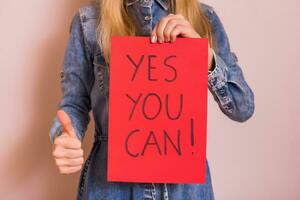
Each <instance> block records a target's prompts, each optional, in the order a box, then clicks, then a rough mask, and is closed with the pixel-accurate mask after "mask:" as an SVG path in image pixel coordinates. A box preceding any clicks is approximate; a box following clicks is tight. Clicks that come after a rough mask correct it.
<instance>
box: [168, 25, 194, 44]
mask: <svg viewBox="0 0 300 200" xmlns="http://www.w3.org/2000/svg"><path fill="white" fill-rule="evenodd" d="M189 31H190V30H189V29H188V28H186V27H185V26H182V25H177V26H176V27H175V28H174V29H173V30H172V31H171V33H170V37H171V42H175V40H176V38H177V36H178V35H182V36H183V37H185V36H187V35H189Z"/></svg>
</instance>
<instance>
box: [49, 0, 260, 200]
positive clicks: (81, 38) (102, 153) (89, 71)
mask: <svg viewBox="0 0 300 200" xmlns="http://www.w3.org/2000/svg"><path fill="white" fill-rule="evenodd" d="M125 3H126V4H125V6H126V7H127V9H128V12H130V13H131V14H132V16H133V17H134V20H135V23H136V24H137V26H138V27H139V32H138V35H144V36H146V35H149V34H150V32H151V30H152V28H153V27H154V26H155V24H156V23H157V22H158V21H159V20H160V19H161V18H162V17H164V16H166V15H168V12H169V11H168V4H167V0H126V2H125ZM199 9H203V11H204V13H205V15H206V16H207V17H208V19H209V21H210V23H211V26H212V31H213V34H214V36H215V39H216V43H217V47H218V48H217V49H216V51H215V58H214V59H215V62H214V68H213V71H211V72H208V89H209V91H210V92H211V94H212V95H213V97H214V99H215V101H216V102H217V104H218V106H219V107H220V110H221V111H222V112H223V113H224V114H225V115H226V116H228V117H229V118H230V119H232V120H234V121H238V122H244V121H246V120H247V119H249V118H250V117H251V116H252V114H253V112H254V95H253V92H252V90H251V89H250V87H249V86H248V84H247V83H246V80H245V78H244V76H243V72H242V69H241V68H240V66H239V64H238V60H237V57H236V55H235V53H234V52H232V51H231V49H230V45H229V40H228V37H227V35H226V32H225V29H224V27H223V25H222V22H221V21H220V19H219V17H218V15H217V14H216V12H215V11H214V9H213V8H212V7H211V6H209V5H206V4H203V3H199ZM98 13H99V8H98V7H97V6H96V4H94V2H91V3H90V4H88V5H86V6H83V7H81V8H80V9H79V10H78V12H77V13H76V14H75V15H74V17H73V20H72V23H71V26H70V38H69V41H68V46H67V49H66V52H65V57H64V62H63V66H62V70H61V74H60V75H61V89H62V93H63V96H62V99H61V101H60V103H59V105H58V109H63V110H64V111H65V112H66V113H68V115H69V116H70V118H71V121H72V124H73V126H74V129H75V131H76V134H77V137H78V138H79V139H80V140H83V138H84V134H85V131H86V129H87V125H88V123H89V122H90V117H89V112H90V111H92V113H93V116H94V121H95V140H94V144H93V147H92V150H91V152H90V154H89V157H88V158H87V160H86V162H85V164H84V167H83V170H82V171H81V176H80V181H79V184H78V193H77V199H89V200H93V199H113V200H114V199H117V200H119V199H124V200H127V199H133V200H140V199H156V200H157V199H164V200H166V199H170V200H196V199H201V200H213V199H214V194H213V189H212V182H211V175H210V170H209V166H208V162H206V164H207V167H206V183H205V184H169V183H165V184H163V183H121V182H107V181H106V177H107V131H108V92H109V76H108V68H107V66H106V64H105V61H104V58H103V56H102V52H101V50H100V47H99V45H98V44H97V41H96V27H97V24H98ZM60 134H61V124H60V122H59V121H58V119H57V117H56V116H55V117H54V119H53V122H52V125H51V129H50V132H49V136H50V140H51V141H52V142H53V141H54V138H55V137H56V136H58V135H60ZM145 173H147V172H145Z"/></svg>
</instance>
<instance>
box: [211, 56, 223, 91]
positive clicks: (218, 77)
mask: <svg viewBox="0 0 300 200" xmlns="http://www.w3.org/2000/svg"><path fill="white" fill-rule="evenodd" d="M213 53H214V61H215V63H214V64H215V66H214V69H213V70H212V71H209V72H208V86H209V87H210V88H211V89H212V90H213V91H215V90H218V89H220V88H221V87H223V86H224V85H225V83H226V81H227V78H226V71H227V65H226V64H225V62H224V61H223V59H222V58H221V57H220V56H219V55H217V54H216V53H215V52H213Z"/></svg>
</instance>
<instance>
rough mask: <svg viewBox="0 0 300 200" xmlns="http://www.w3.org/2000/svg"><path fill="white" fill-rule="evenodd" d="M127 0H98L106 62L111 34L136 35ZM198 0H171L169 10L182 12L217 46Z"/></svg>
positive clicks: (99, 35) (100, 37)
mask: <svg viewBox="0 0 300 200" xmlns="http://www.w3.org/2000/svg"><path fill="white" fill-rule="evenodd" d="M124 1H125V0H97V1H96V3H97V4H99V5H97V6H98V8H99V20H98V21H99V24H98V27H97V42H98V44H99V45H100V47H101V51H102V53H103V56H104V58H105V61H106V63H108V64H109V59H110V45H111V36H135V35H136V33H137V27H135V24H134V22H133V19H132V18H131V17H130V15H129V13H128V12H127V9H126V5H125V3H124ZM200 5H201V4H200V3H199V1H198V0H169V8H170V9H169V12H170V13H174V14H182V15H183V16H184V17H185V18H186V19H187V20H188V21H189V22H190V23H191V25H192V26H193V28H194V29H195V30H196V31H197V33H198V34H199V35H200V36H201V37H202V38H208V41H209V44H210V46H211V47H212V48H214V47H215V44H214V40H213V35H212V31H211V26H210V23H209V21H208V19H207V17H206V16H205V14H204V13H203V11H202V9H200Z"/></svg>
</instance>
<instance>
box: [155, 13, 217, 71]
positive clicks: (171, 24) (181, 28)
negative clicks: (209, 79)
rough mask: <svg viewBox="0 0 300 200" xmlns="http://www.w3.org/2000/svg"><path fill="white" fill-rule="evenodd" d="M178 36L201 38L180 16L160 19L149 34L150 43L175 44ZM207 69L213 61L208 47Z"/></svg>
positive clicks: (172, 15) (170, 15)
mask: <svg viewBox="0 0 300 200" xmlns="http://www.w3.org/2000/svg"><path fill="white" fill-rule="evenodd" d="M178 36H181V37H185V38H201V36H200V35H199V34H198V33H197V32H196V31H195V29H194V28H193V26H192V25H191V24H190V23H189V22H188V21H187V20H186V19H185V18H184V17H183V16H182V15H181V14H176V15H174V14H169V15H168V16H166V17H164V18H162V19H161V20H160V21H159V22H158V23H157V24H156V26H155V27H154V29H153V30H152V32H151V42H152V43H155V42H158V43H163V42H175V41H176V38H177V37H178ZM208 53H209V55H208V68H209V69H210V68H211V64H212V61H213V57H214V56H213V50H212V49H211V48H210V46H209V51H208Z"/></svg>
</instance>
